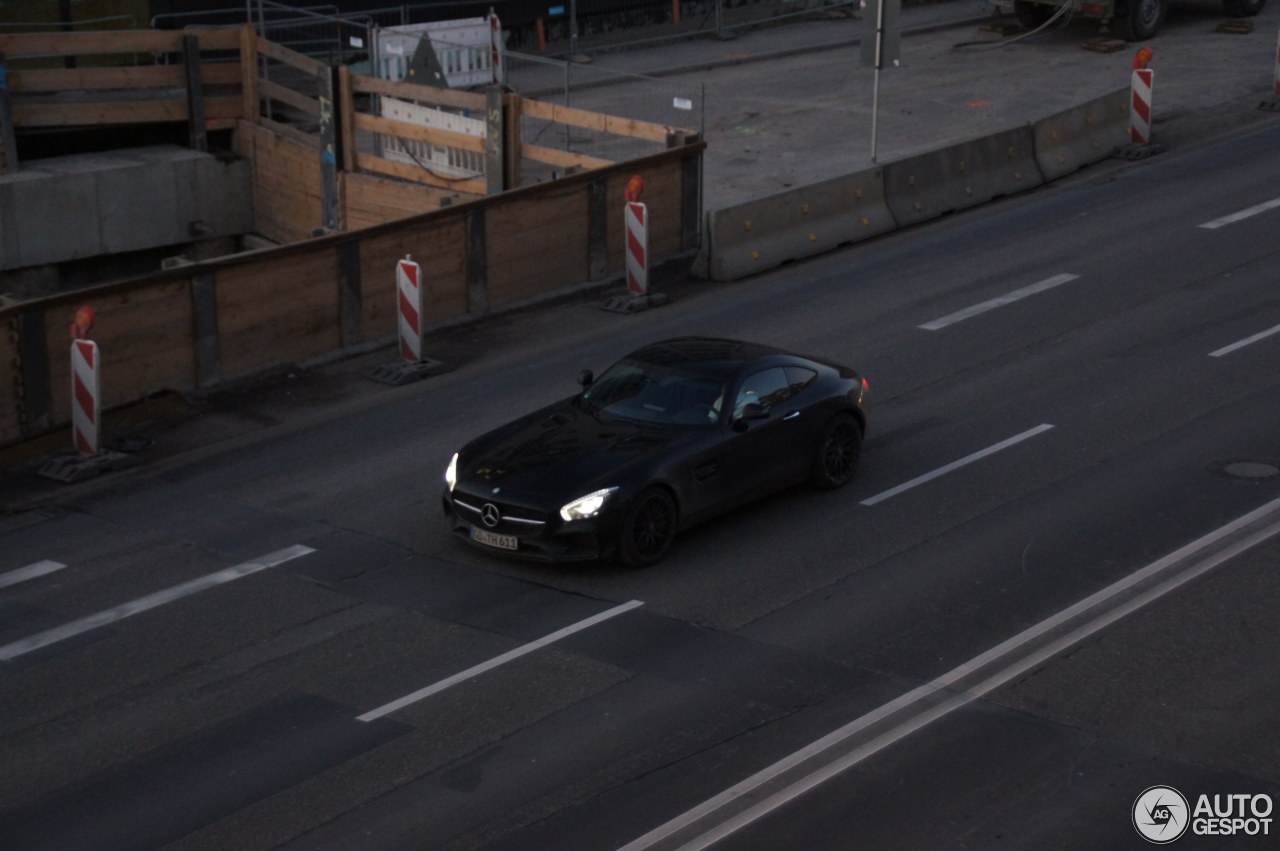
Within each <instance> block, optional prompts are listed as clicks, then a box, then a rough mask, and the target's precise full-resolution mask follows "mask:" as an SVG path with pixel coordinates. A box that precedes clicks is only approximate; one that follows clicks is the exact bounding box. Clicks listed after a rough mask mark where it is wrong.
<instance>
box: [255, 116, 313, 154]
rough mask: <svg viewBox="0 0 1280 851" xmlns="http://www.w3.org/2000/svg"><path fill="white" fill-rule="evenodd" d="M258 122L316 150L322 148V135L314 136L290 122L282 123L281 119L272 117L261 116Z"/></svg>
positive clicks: (272, 130) (278, 133) (274, 131)
mask: <svg viewBox="0 0 1280 851" xmlns="http://www.w3.org/2000/svg"><path fill="white" fill-rule="evenodd" d="M258 123H259V124H261V125H262V126H263V127H265V128H267V129H268V130H270V131H271V132H273V133H276V134H277V135H280V136H285V137H287V138H289V139H291V140H292V141H294V142H296V143H298V144H299V145H305V146H307V147H309V148H314V149H315V150H317V151H319V150H320V137H319V136H312V135H311V134H310V133H305V132H303V131H302V130H299V129H298V128H297V127H290V126H289V125H288V124H281V123H280V122H279V121H272V120H271V119H270V118H259V119H258Z"/></svg>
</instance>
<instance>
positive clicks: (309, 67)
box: [258, 38, 326, 74]
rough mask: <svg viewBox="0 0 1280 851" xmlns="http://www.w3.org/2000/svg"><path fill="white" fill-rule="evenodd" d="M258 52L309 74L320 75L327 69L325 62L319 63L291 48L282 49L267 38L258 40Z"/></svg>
mask: <svg viewBox="0 0 1280 851" xmlns="http://www.w3.org/2000/svg"><path fill="white" fill-rule="evenodd" d="M258 52H259V53H261V54H263V55H265V56H268V57H270V58H271V59H274V60H276V61H277V62H283V63H284V64H286V65H288V66H290V67H292V68H297V69H298V70H299V71H305V72H306V73H308V74H319V73H320V69H321V68H324V67H326V66H325V64H324V63H323V62H318V61H316V60H315V59H312V58H311V57H310V56H304V55H303V54H301V53H295V52H294V51H292V50H290V49H289V48H287V47H281V46H280V45H278V44H276V43H275V42H272V41H267V40H266V39H265V38H260V39H258Z"/></svg>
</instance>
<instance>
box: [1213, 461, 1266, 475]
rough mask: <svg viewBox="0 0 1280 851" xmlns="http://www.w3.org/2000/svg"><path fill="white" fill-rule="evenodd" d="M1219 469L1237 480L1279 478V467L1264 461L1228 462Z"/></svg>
mask: <svg viewBox="0 0 1280 851" xmlns="http://www.w3.org/2000/svg"><path fill="white" fill-rule="evenodd" d="M1219 469H1220V470H1221V471H1222V472H1223V473H1224V474H1225V475H1228V476H1231V477H1233V478H1237V479H1270V478H1272V477H1274V476H1280V467H1277V466H1276V465H1275V464H1270V463H1267V462H1266V461H1228V462H1226V463H1224V464H1222V465H1221V466H1220V467H1219Z"/></svg>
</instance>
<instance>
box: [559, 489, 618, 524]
mask: <svg viewBox="0 0 1280 851" xmlns="http://www.w3.org/2000/svg"><path fill="white" fill-rule="evenodd" d="M616 490H617V488H604V489H603V490H598V491H593V492H592V493H589V494H587V495H586V496H580V497H578V498H577V499H575V500H574V501H573V502H571V503H569V504H568V505H566V506H565V507H564V508H561V509H560V516H561V517H563V518H564V520H565V522H566V523H567V522H570V521H573V520H586V519H587V518H588V517H595V516H596V515H597V514H599V513H600V509H601V508H604V504H605V501H606V500H608V499H609V495H610V494H612V493H613V492H614V491H616Z"/></svg>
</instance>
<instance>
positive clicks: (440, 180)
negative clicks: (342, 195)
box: [356, 154, 486, 195]
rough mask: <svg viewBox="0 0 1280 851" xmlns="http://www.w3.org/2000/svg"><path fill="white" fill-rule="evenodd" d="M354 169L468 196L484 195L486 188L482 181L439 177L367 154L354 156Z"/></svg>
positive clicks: (414, 166) (416, 167)
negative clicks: (451, 190)
mask: <svg viewBox="0 0 1280 851" xmlns="http://www.w3.org/2000/svg"><path fill="white" fill-rule="evenodd" d="M356 167H357V168H358V169H360V170H361V171H372V172H375V173H377V174H386V175H390V176H391V177H400V178H403V179H405V180H412V181H414V182H415V183H423V184H426V185H427V186H438V187H440V188H441V189H453V190H455V191H457V192H465V193H467V194H468V195H484V193H485V188H486V187H485V183H484V181H483V180H472V179H469V178H461V179H453V178H446V177H440V176H437V175H436V174H434V173H432V172H429V171H426V170H425V169H422V168H420V167H418V166H416V165H409V164H407V163H399V162H394V161H392V160H385V159H383V158H381V157H374V156H370V155H368V154H357V155H356Z"/></svg>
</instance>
